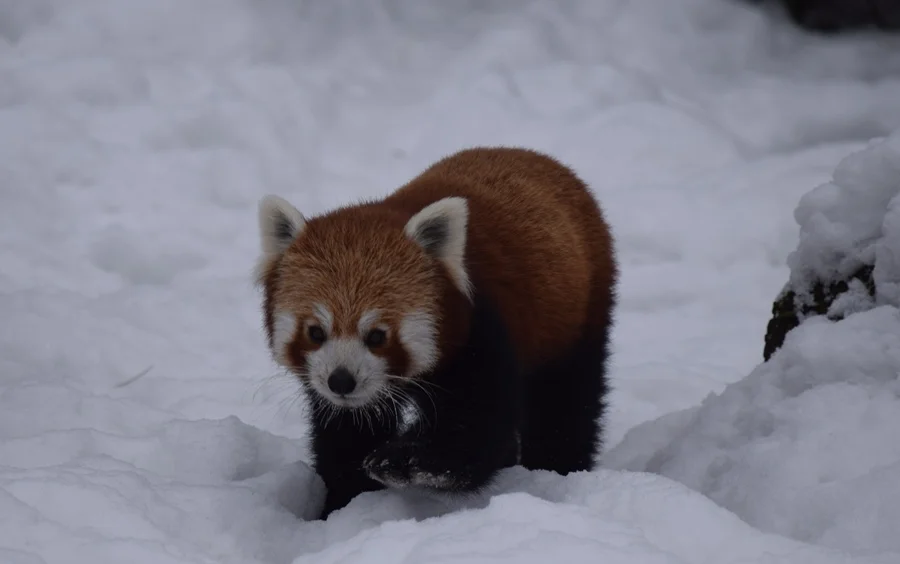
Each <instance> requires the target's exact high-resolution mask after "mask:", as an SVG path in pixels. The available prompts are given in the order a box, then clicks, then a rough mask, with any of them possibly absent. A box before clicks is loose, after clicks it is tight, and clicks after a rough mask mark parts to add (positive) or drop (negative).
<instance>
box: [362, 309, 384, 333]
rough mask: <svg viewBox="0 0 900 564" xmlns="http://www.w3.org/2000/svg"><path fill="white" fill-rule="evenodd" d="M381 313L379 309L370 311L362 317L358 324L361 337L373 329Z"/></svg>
mask: <svg viewBox="0 0 900 564" xmlns="http://www.w3.org/2000/svg"><path fill="white" fill-rule="evenodd" d="M378 316H379V312H378V310H377V309H370V310H369V311H367V312H365V313H364V314H362V316H360V318H359V323H358V324H357V329H358V330H359V334H360V335H365V334H366V332H367V331H368V330H369V329H372V328H373V327H374V326H375V323H377V322H378Z"/></svg>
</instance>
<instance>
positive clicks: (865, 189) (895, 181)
mask: <svg viewBox="0 0 900 564" xmlns="http://www.w3.org/2000/svg"><path fill="white" fill-rule="evenodd" d="M898 195H900V131H897V132H895V133H893V134H892V135H891V136H890V137H888V138H887V139H883V140H878V141H875V142H873V143H872V145H871V146H870V147H867V148H866V149H864V150H862V151H859V152H857V153H854V154H852V155H849V156H848V157H847V158H846V159H844V160H843V161H841V163H840V165H839V166H838V167H837V169H836V170H835V172H834V178H833V180H832V181H831V182H828V183H826V184H823V185H821V186H819V187H817V188H816V189H814V190H812V191H811V192H809V193H808V194H805V195H804V196H803V198H801V200H800V203H799V205H798V206H797V209H796V211H795V213H794V216H795V218H796V221H797V223H798V224H799V225H800V243H799V245H798V247H797V250H796V251H794V252H793V253H791V255H790V256H789V257H788V265H789V266H790V268H791V278H790V285H791V286H792V287H793V288H794V289H795V291H798V292H801V293H800V294H799V295H800V296H802V295H803V294H802V290H803V289H804V288H808V287H809V286H810V285H811V284H812V283H813V282H814V281H826V282H827V281H834V280H847V279H848V278H849V277H850V276H851V275H852V274H853V273H854V272H856V271H857V270H858V269H859V268H860V267H862V266H866V265H869V266H871V265H874V270H873V272H872V277H873V281H874V283H875V296H874V299H875V303H876V304H891V305H894V306H900V196H898ZM851 290H853V288H851ZM856 290H857V291H856V292H851V295H850V296H848V297H847V298H845V299H843V300H842V301H841V302H839V303H835V304H833V306H832V307H840V308H841V309H843V310H847V309H848V308H850V309H855V310H857V311H859V310H861V309H868V307H871V304H870V301H871V298H869V296H868V295H867V294H866V292H865V289H864V288H857V289H856ZM850 302H852V303H850ZM867 306H868V307H867Z"/></svg>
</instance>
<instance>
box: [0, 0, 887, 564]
mask: <svg viewBox="0 0 900 564" xmlns="http://www.w3.org/2000/svg"><path fill="white" fill-rule="evenodd" d="M897 129H900V39H898V38H884V37H872V36H865V35H863V36H844V37H834V38H828V39H822V38H816V37H811V36H806V35H803V34H802V33H800V32H798V31H797V30H795V29H793V28H792V27H791V26H789V25H788V24H786V23H784V22H782V21H780V20H779V19H778V18H777V17H774V16H772V15H770V14H767V13H766V12H763V11H759V10H757V9H755V8H754V7H753V6H751V5H749V3H744V2H740V1H738V0H666V1H664V2H663V1H644V2H642V1H638V0H634V1H631V2H626V1H623V0H596V1H591V0H555V1H551V0H532V1H523V0H493V1H490V2H474V1H473V2H439V1H438V0H427V1H423V0H403V1H399V0H382V1H380V2H372V1H369V2H363V1H352V2H351V1H350V0H310V1H305V2H298V1H294V0H215V1H214V0H188V1H184V0H178V1H176V0H159V1H155V2H137V1H132V2H126V1H123V0H78V1H75V0H27V1H25V0H0V319H2V323H0V562H3V563H9V564H35V563H48V564H49V563H66V564H77V563H81V562H89V563H92V564H98V563H105V562H111V563H113V562H114V563H122V562H129V563H136V564H140V563H145V562H146V563H153V564H165V563H170V562H172V563H211V562H216V563H244V564H248V563H261V564H262V563H264V564H287V563H291V562H294V563H306V562H310V563H313V562H314V563H316V564H319V563H322V564H328V563H338V562H341V563H352V562H362V563H365V562H371V563H376V562H377V563H401V562H402V563H407V564H413V563H420V562H422V563H438V562H440V563H449V562H472V563H488V562H491V563H500V562H504V563H506V562H508V563H530V562H535V563H546V562H550V561H553V562H556V561H558V562H577V563H582V562H584V563H588V562H591V563H593V562H604V563H617V562H623V563H625V562H627V563H629V564H635V563H641V564H644V563H663V562H666V563H669V562H672V563H674V562H678V563H690V564H693V563H708V564H726V563H737V562H741V563H747V564H757V563H763V562H766V563H769V562H771V563H776V562H777V563H782V562H783V563H785V564H788V563H789V564H798V563H806V562H808V563H815V564H833V563H851V562H852V563H855V564H856V563H858V564H869V563H877V564H887V563H894V564H895V563H896V562H898V561H900V541H898V538H900V537H898V534H897V531H900V510H898V507H900V479H898V475H900V447H898V443H897V441H896V429H897V428H898V426H900V416H898V413H900V401H898V398H900V382H898V374H900V344H898V343H900V339H898V337H900V313H898V309H897V306H898V305H900V298H898V296H900V292H898V290H897V287H898V284H900V269H898V265H900V258H898V255H897V253H898V252H900V251H897V250H896V249H897V244H896V241H895V240H894V239H895V237H894V238H892V234H894V235H895V234H896V233H897V230H898V229H900V221H898V219H897V217H898V216H897V213H898V209H900V207H898V202H900V200H898V199H897V198H895V195H896V193H897V192H898V191H900V185H898V182H900V180H898V179H900V140H898V139H897V138H896V137H895V138H894V139H893V140H892V142H891V143H892V144H882V145H877V146H875V147H872V148H870V149H868V151H867V152H865V153H862V154H859V155H856V156H854V157H851V158H850V159H848V160H847V161H845V162H844V164H843V165H841V167H840V168H838V173H837V175H836V178H835V183H834V184H826V185H824V186H823V187H822V188H820V189H817V190H816V191H815V192H810V191H811V190H813V188H815V187H817V186H819V185H822V184H823V183H825V182H827V181H829V180H830V179H831V177H832V173H834V172H835V169H836V167H838V165H839V163H841V162H842V161H843V160H844V159H845V157H847V156H848V155H851V154H854V153H856V152H858V151H860V150H861V149H863V148H864V147H866V146H867V145H868V144H869V141H870V140H871V139H873V138H876V137H880V136H885V135H888V134H890V133H891V132H892V131H894V130H897ZM495 143H502V144H516V145H526V146H530V147H533V148H537V149H543V150H547V151H549V152H551V153H553V154H554V155H556V156H558V157H559V158H561V159H562V160H564V161H565V162H567V163H569V164H571V165H572V166H574V167H575V168H576V169H577V170H578V172H579V173H580V174H581V175H582V176H583V177H584V178H585V179H586V180H588V181H589V182H590V183H591V184H592V186H593V187H594V188H595V190H596V193H597V195H598V197H599V198H600V199H601V200H602V202H603V203H604V206H605V207H606V209H607V214H608V217H609V219H610V221H611V223H612V225H613V227H614V230H615V235H616V237H617V243H618V250H619V257H620V260H621V262H622V268H623V276H622V280H621V292H620V294H621V306H620V309H619V311H618V318H617V322H618V323H617V326H616V331H615V334H614V339H615V351H616V356H615V359H614V363H613V371H612V376H613V378H614V384H615V392H614V396H613V409H612V412H611V416H610V421H609V435H608V446H609V448H610V449H611V450H610V452H609V453H608V456H606V457H605V458H604V463H605V464H606V465H607V467H606V468H604V469H601V470H598V471H596V472H593V473H591V474H584V475H574V476H570V477H568V478H565V479H563V478H560V477H558V476H554V475H550V474H548V473H528V472H525V471H523V470H522V469H521V468H517V469H512V470H510V471H509V472H506V473H505V474H504V475H503V476H502V478H501V479H500V481H499V482H498V484H497V485H496V488H495V492H496V494H497V495H496V497H494V498H493V499H492V500H488V499H473V500H469V501H468V502H467V503H466V504H465V506H463V505H462V504H460V505H452V504H449V503H448V502H447V501H446V500H441V499H437V498H429V499H426V498H411V497H403V496H400V495H398V494H395V493H386V492H379V493H373V494H367V495H364V496H361V497H360V498H358V499H357V500H355V501H354V502H353V503H352V504H351V505H350V506H348V507H347V508H346V509H345V510H343V511H341V512H339V513H336V514H334V515H333V516H332V518H331V519H329V520H328V521H327V522H319V521H311V522H307V520H308V519H309V518H310V517H312V516H313V515H314V514H315V512H316V510H317V509H318V504H319V503H320V502H321V498H322V495H323V492H322V486H321V483H320V482H319V481H318V479H317V478H316V477H315V476H314V474H313V473H312V472H311V471H310V470H309V468H308V467H307V466H306V464H305V463H304V461H305V460H306V458H307V453H306V450H305V446H304V444H303V438H304V425H303V422H302V413H303V412H302V402H301V401H300V400H299V397H298V395H297V393H298V390H297V387H296V385H295V384H294V383H293V382H292V381H291V380H290V378H288V377H286V376H285V375H283V374H281V373H280V372H279V371H278V370H277V369H276V368H275V366H274V364H273V363H272V362H271V361H270V359H269V357H268V353H267V351H266V349H265V343H264V340H263V336H262V332H261V327H260V323H261V320H260V314H259V309H258V301H259V296H258V293H257V292H256V290H255V289H254V288H253V286H252V268H253V264H254V261H255V258H256V253H257V248H258V242H257V234H256V215H255V206H256V202H257V200H258V198H259V197H260V196H261V195H263V194H265V193H278V194H280V195H282V196H284V197H287V198H288V199H290V200H291V201H292V202H294V203H295V204H297V205H298V206H300V207H302V208H303V210H304V211H305V212H307V213H315V212H318V211H323V210H325V209H327V208H330V207H332V206H335V205H338V204H340V203H344V202H347V201H349V200H352V199H354V198H358V197H361V196H376V195H380V194H384V193H386V192H388V191H390V190H391V189H393V188H394V187H396V186H397V185H398V184H400V183H402V182H403V181H405V180H406V179H408V178H409V177H410V176H411V175H413V174H415V173H416V172H418V171H419V170H421V169H422V168H423V167H424V166H426V165H427V164H429V163H430V162H431V161H433V160H434V159H436V158H439V157H440V156H442V155H444V154H446V153H449V152H451V151H454V150H456V149H459V148H461V147H463V146H467V145H474V144H495ZM807 193H810V194H809V195H808V196H805V197H804V195H805V194H807ZM801 197H803V200H802V203H801ZM843 203H846V204H847V205H846V206H845V205H844V204H843ZM798 205H799V208H798ZM795 209H796V210H798V213H797V218H796V220H795V217H794V213H795ZM798 222H799V224H800V226H802V229H803V231H802V233H803V243H802V244H801V245H800V249H799V251H798V252H797V253H796V254H795V255H791V253H792V251H794V250H795V249H796V248H797V247H798V244H800V243H801V238H800V235H801V229H800V226H798ZM879 234H882V235H885V238H884V239H883V240H881V242H878V243H872V242H871V241H869V240H868V239H867V238H872V237H877V236H878V235H879ZM870 243H871V244H870ZM823 249H824V250H825V252H822V251H823ZM829 249H831V250H839V251H842V252H847V251H848V250H849V251H851V254H852V252H857V253H859V256H864V255H865V253H873V254H872V255H869V256H877V257H878V260H879V261H880V262H879V264H880V266H879V267H878V268H880V269H881V270H878V269H876V278H877V279H878V280H879V281H880V282H879V284H882V282H883V285H882V286H880V288H882V289H883V292H882V294H881V295H880V296H879V297H878V300H879V307H878V308H876V309H872V310H869V311H865V312H861V313H858V314H856V315H853V316H851V317H848V318H847V319H846V320H844V321H841V322H839V323H836V324H829V323H824V322H821V321H820V320H816V319H813V320H810V321H808V322H807V323H806V324H804V326H802V327H801V328H799V329H798V330H797V331H795V332H794V333H792V334H791V336H789V338H788V339H787V341H786V343H785V346H784V348H783V349H782V351H780V352H779V353H778V354H777V355H776V356H775V357H774V358H773V359H772V360H771V361H770V362H769V363H766V364H765V365H761V362H762V348H763V335H764V332H765V326H766V322H767V320H768V317H769V313H770V308H771V302H772V300H773V299H774V298H775V297H776V295H777V293H778V292H779V290H780V289H781V288H782V286H783V285H784V283H785V281H786V280H787V279H788V277H789V276H790V275H791V272H790V271H789V269H788V257H789V256H791V264H792V265H796V266H797V268H795V276H797V275H800V274H796V273H797V272H800V271H801V270H802V269H803V268H807V269H818V271H819V272H825V271H827V269H829V268H835V263H834V262H833V261H832V262H829V259H830V258H832V257H831V255H829V254H828V252H827V251H828V250H829ZM854 256H857V255H854ZM838 266H840V265H838ZM823 269H824V270H823ZM636 426H637V427H636ZM631 429H633V432H631V433H630V434H628V435H627V437H626V433H627V432H628V431H629V430H631ZM623 438H624V441H623ZM642 471H647V472H642Z"/></svg>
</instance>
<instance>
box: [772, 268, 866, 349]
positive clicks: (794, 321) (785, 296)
mask: <svg viewBox="0 0 900 564" xmlns="http://www.w3.org/2000/svg"><path fill="white" fill-rule="evenodd" d="M873 270H874V267H873V266H871V265H866V266H862V267H860V268H859V269H857V270H856V272H854V273H853V274H852V275H851V276H850V277H849V278H848V279H847V280H838V281H834V282H827V283H826V282H822V281H821V280H817V281H815V282H814V283H813V284H812V285H811V287H809V288H791V287H790V285H788V286H786V287H785V289H784V290H782V292H781V294H780V295H779V296H778V299H777V300H775V303H774V304H773V305H772V318H771V319H770V320H769V323H768V325H767V326H766V337H765V345H764V346H763V359H764V360H769V358H771V356H772V355H773V354H774V353H775V351H777V350H778V349H779V348H780V347H781V345H782V343H784V338H785V336H787V334H788V332H789V331H790V330H791V329H793V328H794V327H797V326H798V325H800V321H801V320H802V319H805V318H807V317H810V316H813V315H825V316H827V317H828V318H829V319H831V320H833V321H837V320H840V319H842V318H843V315H842V314H840V313H835V312H832V311H830V310H831V306H832V304H834V302H835V300H836V299H837V298H839V297H840V296H842V295H844V294H846V293H847V292H848V291H849V290H850V285H851V284H852V282H853V281H854V280H856V281H859V282H861V283H862V286H863V287H865V289H866V291H867V292H868V294H869V296H870V297H872V298H873V299H874V296H875V282H874V280H873V278H872V271H873Z"/></svg>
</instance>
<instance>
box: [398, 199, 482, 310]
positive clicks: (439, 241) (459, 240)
mask: <svg viewBox="0 0 900 564" xmlns="http://www.w3.org/2000/svg"><path fill="white" fill-rule="evenodd" d="M468 223H469V204H468V202H467V201H466V199H465V198H460V197H449V198H443V199H441V200H438V201H437V202H434V203H432V204H429V205H427V206H425V207H424V208H422V209H421V210H420V211H419V212H418V213H416V214H415V215H414V216H412V218H410V220H409V221H408V222H407V224H406V228H405V230H404V231H405V233H406V236H407V237H409V238H410V239H412V240H413V241H415V242H416V243H418V244H419V245H420V246H421V247H422V248H423V249H424V250H425V252H426V253H428V254H429V255H431V256H432V257H434V258H435V259H437V260H439V261H441V262H443V263H444V265H445V266H446V267H447V270H448V271H449V273H450V276H451V277H452V278H453V281H454V283H455V284H456V286H457V288H459V290H460V291H461V292H462V293H463V294H464V295H466V296H467V297H471V294H472V289H471V283H470V281H469V273H468V270H467V269H466V264H465V253H466V232H467V229H468Z"/></svg>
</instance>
